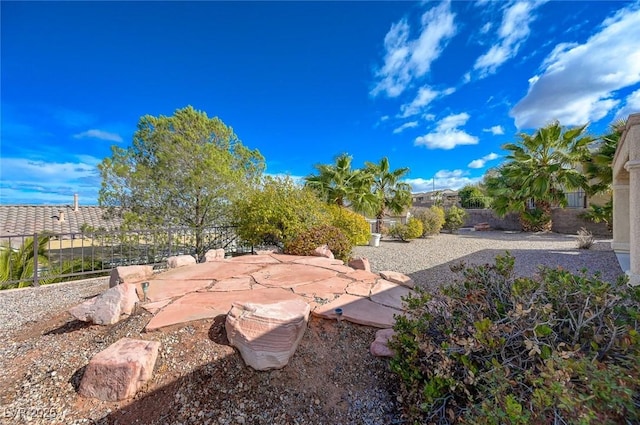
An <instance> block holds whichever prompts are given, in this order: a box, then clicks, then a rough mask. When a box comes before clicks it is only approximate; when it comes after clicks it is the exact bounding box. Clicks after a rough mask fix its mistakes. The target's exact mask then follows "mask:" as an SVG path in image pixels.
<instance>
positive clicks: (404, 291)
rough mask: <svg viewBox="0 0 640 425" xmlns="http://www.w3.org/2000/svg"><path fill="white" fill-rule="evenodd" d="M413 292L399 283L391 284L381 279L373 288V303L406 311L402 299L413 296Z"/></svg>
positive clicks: (371, 296)
mask: <svg viewBox="0 0 640 425" xmlns="http://www.w3.org/2000/svg"><path fill="white" fill-rule="evenodd" d="M412 292H413V291H412V290H411V289H409V288H407V287H405V286H402V285H398V284H397V283H393V282H389V281H388V280H385V279H379V280H378V282H376V284H375V285H374V286H373V288H371V295H370V298H371V301H373V302H375V303H378V304H381V305H384V306H387V307H392V308H397V309H398V310H404V302H403V301H402V298H404V297H406V296H407V295H409V294H411V293H412Z"/></svg>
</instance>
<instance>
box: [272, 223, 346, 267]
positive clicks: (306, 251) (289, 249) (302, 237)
mask: <svg viewBox="0 0 640 425" xmlns="http://www.w3.org/2000/svg"><path fill="white" fill-rule="evenodd" d="M325 244H326V245H327V246H328V247H329V249H330V250H331V252H332V253H333V255H334V256H335V257H336V258H338V259H340V260H342V261H344V262H345V263H347V262H348V261H349V260H350V259H351V249H352V248H353V245H352V244H351V242H350V241H349V238H347V237H346V236H345V234H344V233H342V230H340V229H338V228H337V227H334V226H329V225H326V224H325V225H322V226H317V227H313V228H311V229H308V230H305V231H302V232H300V233H299V234H298V235H297V236H296V237H294V238H292V239H290V240H288V241H286V242H285V245H284V252H285V254H291V255H313V252H314V251H315V249H316V248H318V247H319V246H322V245H325Z"/></svg>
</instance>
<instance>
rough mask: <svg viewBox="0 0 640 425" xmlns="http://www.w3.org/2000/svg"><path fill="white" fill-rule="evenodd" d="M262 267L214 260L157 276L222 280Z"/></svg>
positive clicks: (179, 278) (163, 277) (164, 278)
mask: <svg viewBox="0 0 640 425" xmlns="http://www.w3.org/2000/svg"><path fill="white" fill-rule="evenodd" d="M238 258H239V257H238ZM260 268H262V266H261V265H259V264H243V263H234V262H232V261H227V260H225V261H212V262H208V263H200V264H194V265H192V266H189V267H180V268H177V269H171V270H168V271H166V272H164V273H160V274H158V275H157V276H156V277H155V278H156V279H163V280H190V279H207V280H208V279H216V280H222V279H227V278H230V277H234V276H243V275H246V274H249V273H252V272H254V271H256V270H260Z"/></svg>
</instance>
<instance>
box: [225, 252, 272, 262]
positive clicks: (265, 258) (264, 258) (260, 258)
mask: <svg viewBox="0 0 640 425" xmlns="http://www.w3.org/2000/svg"><path fill="white" fill-rule="evenodd" d="M229 261H230V262H232V263H236V264H237V263H247V264H275V263H279V261H278V260H276V259H275V258H273V257H272V256H271V255H269V254H264V255H239V256H237V257H233V258H232V259H230V260H229Z"/></svg>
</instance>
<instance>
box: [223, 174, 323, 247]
mask: <svg viewBox="0 0 640 425" xmlns="http://www.w3.org/2000/svg"><path fill="white" fill-rule="evenodd" d="M325 205H326V204H325V203H324V202H322V201H321V200H320V199H318V198H317V197H316V195H315V194H314V193H313V192H312V191H310V190H308V189H306V188H304V187H302V186H299V185H297V184H295V183H294V182H293V180H292V179H291V178H290V177H285V178H277V177H269V176H267V177H265V178H264V180H263V183H262V185H261V186H260V187H258V188H255V189H252V190H250V191H248V192H247V193H245V196H243V197H242V198H240V199H237V200H236V202H235V203H234V207H233V211H234V217H235V220H236V221H235V224H236V225H237V226H238V235H239V236H240V238H242V239H243V240H245V241H247V242H250V243H252V244H254V245H262V244H267V245H278V246H280V247H282V246H283V245H284V244H285V243H286V242H287V241H288V240H289V239H291V238H294V237H296V236H297V235H298V234H300V233H301V232H303V231H306V230H308V229H310V228H312V227H317V226H321V225H324V224H329V222H330V216H329V213H328V212H327V211H326V208H325Z"/></svg>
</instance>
